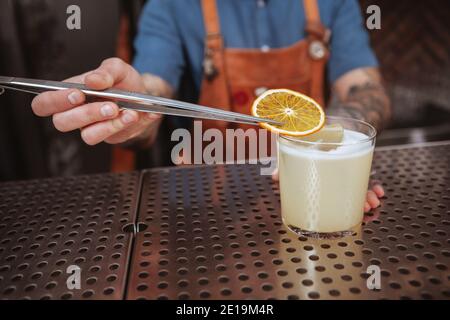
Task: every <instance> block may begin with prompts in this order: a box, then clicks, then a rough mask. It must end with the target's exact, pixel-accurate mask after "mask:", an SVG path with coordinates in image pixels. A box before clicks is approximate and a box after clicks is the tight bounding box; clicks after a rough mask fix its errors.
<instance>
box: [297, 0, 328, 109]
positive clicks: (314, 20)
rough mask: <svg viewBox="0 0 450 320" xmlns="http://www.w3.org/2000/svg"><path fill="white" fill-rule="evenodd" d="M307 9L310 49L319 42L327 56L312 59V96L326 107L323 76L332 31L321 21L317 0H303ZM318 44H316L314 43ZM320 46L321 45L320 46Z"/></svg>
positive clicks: (306, 27)
mask: <svg viewBox="0 0 450 320" xmlns="http://www.w3.org/2000/svg"><path fill="white" fill-rule="evenodd" d="M303 6H304V9H305V17H306V26H305V32H306V34H307V39H308V41H309V43H310V49H311V47H312V46H313V45H317V42H319V43H321V44H322V45H323V50H325V54H324V56H323V57H322V58H319V59H316V58H311V87H310V92H309V94H310V96H311V97H313V98H314V99H316V100H317V102H318V103H319V104H320V105H324V101H323V86H324V79H323V75H324V72H325V64H326V61H327V58H328V49H327V44H328V42H329V38H330V31H329V30H328V29H327V28H325V26H324V25H323V24H322V22H321V21H320V13H319V7H318V5H317V0H303ZM314 42H316V43H314ZM319 45H320V44H319Z"/></svg>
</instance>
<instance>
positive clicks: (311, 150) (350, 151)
mask: <svg viewBox="0 0 450 320" xmlns="http://www.w3.org/2000/svg"><path fill="white" fill-rule="evenodd" d="M368 138H369V137H368V136H367V135H365V134H364V133H361V132H356V131H352V130H347V129H344V136H343V139H342V143H343V144H344V145H342V146H338V147H337V148H335V149H332V150H329V151H325V150H320V149H319V148H318V146H317V145H316V144H314V143H309V144H308V143H295V142H291V141H287V140H285V139H284V140H282V142H280V143H279V148H280V151H281V152H285V153H289V154H291V155H293V156H298V157H308V158H312V159H333V158H339V159H342V158H354V157H359V156H362V155H365V154H367V153H369V152H372V150H373V146H372V142H371V141H366V142H361V141H363V140H367V139H368ZM360 142H361V143H360Z"/></svg>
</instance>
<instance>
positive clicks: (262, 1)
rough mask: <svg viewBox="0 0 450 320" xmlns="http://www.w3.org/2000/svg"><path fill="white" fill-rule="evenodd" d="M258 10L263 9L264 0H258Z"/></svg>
mask: <svg viewBox="0 0 450 320" xmlns="http://www.w3.org/2000/svg"><path fill="white" fill-rule="evenodd" d="M257 3H258V8H264V7H265V6H266V0H258V1H257Z"/></svg>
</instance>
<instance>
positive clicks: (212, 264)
mask: <svg viewBox="0 0 450 320" xmlns="http://www.w3.org/2000/svg"><path fill="white" fill-rule="evenodd" d="M259 169H260V168H259V167H258V166H252V165H225V166H222V165H218V166H192V167H178V168H168V169H152V170H148V171H144V172H141V173H137V172H134V173H128V174H119V175H115V174H108V175H93V176H80V177H70V178H57V179H48V180H40V181H21V182H10V183H3V184H0V298H1V299H450V271H449V268H450V263H449V262H450V249H449V247H450V235H449V234H450V141H449V142H442V143H432V144H424V145H420V146H404V147H391V148H381V149H377V151H376V153H375V157H374V163H373V169H374V170H375V171H376V179H379V180H381V181H382V182H383V183H384V185H385V189H386V197H385V198H384V199H383V200H382V206H381V207H380V208H378V209H376V210H374V211H373V212H372V213H371V214H369V215H367V216H366V218H365V221H366V222H365V223H363V226H362V227H361V230H359V231H358V232H357V234H356V235H354V236H349V237H344V238H341V239H338V240H317V239H310V238H304V237H298V236H296V235H295V234H293V233H291V232H290V231H288V230H287V229H286V228H285V227H284V226H283V224H282V222H281V218H280V204H279V191H278V186H277V184H276V183H273V182H272V181H271V178H270V177H269V176H261V175H260V174H259V172H260V171H259ZM136 231H137V232H136ZM69 265H77V266H79V267H80V268H81V288H80V289H74V290H68V289H67V284H66V281H67V279H68V276H69V274H67V273H66V270H67V267H68V266H69ZM370 265H376V266H379V267H380V269H381V289H379V290H369V289H368V288H367V283H366V282H367V280H366V279H367V277H368V276H369V275H368V274H367V273H366V271H367V267H368V266H370Z"/></svg>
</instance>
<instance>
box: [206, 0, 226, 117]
mask: <svg viewBox="0 0 450 320" xmlns="http://www.w3.org/2000/svg"><path fill="white" fill-rule="evenodd" d="M201 4H202V11H203V21H204V25H205V32H206V37H205V53H204V58H203V75H204V79H203V81H202V88H201V92H200V100H203V101H208V102H209V101H217V107H221V108H222V109H224V108H225V109H228V110H229V109H230V92H229V85H228V79H227V74H226V64H225V52H224V50H225V48H224V42H223V37H222V34H221V32H220V19H219V14H218V10H217V3H216V0H202V2H201ZM223 125H225V122H224V123H223Z"/></svg>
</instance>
